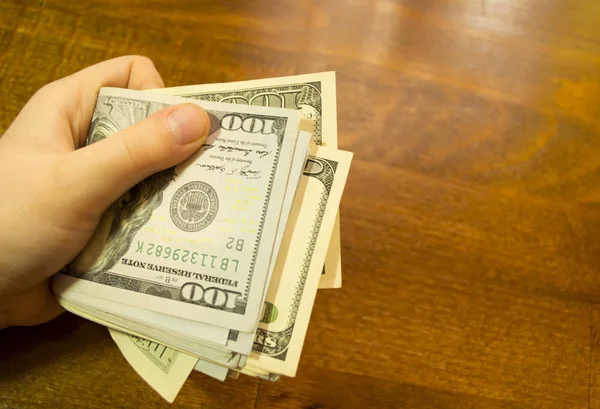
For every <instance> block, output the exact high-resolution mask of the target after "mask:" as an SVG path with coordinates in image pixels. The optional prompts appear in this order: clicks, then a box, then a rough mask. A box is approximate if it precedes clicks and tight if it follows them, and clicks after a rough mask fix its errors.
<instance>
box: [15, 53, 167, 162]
mask: <svg viewBox="0 0 600 409" xmlns="http://www.w3.org/2000/svg"><path fill="white" fill-rule="evenodd" d="M163 86H164V82H163V80H162V78H161V76H160V74H159V73H158V71H157V70H156V67H155V66H154V63H152V61H151V60H150V59H149V58H147V57H142V56H137V55H132V56H124V57H118V58H114V59H112V60H107V61H104V62H101V63H98V64H95V65H92V66H90V67H87V68H85V69H83V70H81V71H78V72H76V73H74V74H71V75H69V76H68V77H65V78H62V79H60V80H57V81H54V82H52V83H50V84H47V85H46V86H44V87H43V88H41V89H40V90H39V91H38V92H36V94H35V95H34V96H33V97H32V98H31V100H30V101H29V102H28V103H27V104H26V105H25V107H23V109H22V111H21V112H20V113H19V115H18V117H17V119H16V120H15V122H14V123H13V125H12V126H11V127H14V128H19V131H18V132H14V133H16V134H20V135H22V136H23V137H24V138H28V137H29V138H30V139H31V140H32V141H33V142H36V144H37V143H38V142H40V141H41V142H43V141H44V139H49V138H55V137H57V136H56V135H52V134H50V135H49V134H48V130H49V129H52V130H55V133H56V134H57V135H66V134H72V135H73V140H72V141H61V143H62V144H63V145H64V147H65V149H66V150H67V151H70V150H73V149H76V148H78V147H79V146H82V145H83V142H84V140H85V136H86V135H87V131H88V128H89V125H90V121H91V118H92V114H93V112H94V107H95V105H96V99H97V97H98V91H99V90H100V88H102V87H117V88H133V89H149V88H161V87H163ZM31 118H36V121H34V122H32V121H31ZM63 145H61V146H63Z"/></svg>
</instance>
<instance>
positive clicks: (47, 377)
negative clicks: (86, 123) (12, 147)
mask: <svg viewBox="0 0 600 409" xmlns="http://www.w3.org/2000/svg"><path fill="white" fill-rule="evenodd" d="M0 16H1V18H0V104H1V107H2V109H0V131H3V130H4V129H6V128H7V127H8V125H9V124H10V122H11V121H12V119H13V118H14V117H15V115H16V114H17V112H18V111H19V110H20V109H21V107H22V106H23V104H24V103H25V102H26V101H27V99H28V98H29V97H30V96H31V95H32V94H33V93H34V92H35V90H37V89H38V88H39V87H41V86H42V85H44V84H45V83H47V82H50V81H52V80H54V79H57V78H60V77H62V76H65V75H68V74H70V73H72V72H74V71H77V70H79V69H81V68H83V67H85V66H88V65H90V64H92V63H95V62H98V61H101V60H104V59H108V58H111V57H114V56H118V55H123V54H131V53H137V54H143V55H146V56H148V57H150V58H152V59H153V60H154V61H155V63H156V66H157V67H158V69H159V71H160V72H161V73H162V75H163V78H164V79H165V82H166V84H167V86H175V85H188V84H196V83H211V82H224V81H235V80H244V79H254V78H262V77H270V76H283V75H291V74H300V73H307V72H316V71H324V70H335V71H336V72H337V78H338V120H339V124H338V127H339V144H340V147H341V148H342V149H346V150H351V151H353V152H355V161H354V163H353V167H352V170H351V175H350V178H349V181H348V185H347V188H346V192H345V194H344V199H343V201H342V206H341V215H342V220H341V225H342V251H343V267H344V288H343V289H342V290H340V291H321V292H320V293H319V295H318V297H317V302H316V305H315V309H314V312H313V316H312V320H311V325H310V327H309V332H308V335H307V340H306V345H305V349H304V353H303V357H302V361H301V364H300V369H299V372H298V376H297V377H296V378H294V379H282V380H281V381H280V382H277V383H269V382H259V381H256V380H254V379H251V378H248V377H240V379H239V380H238V381H231V380H229V381H227V382H225V383H220V382H216V381H213V380H211V379H209V378H207V377H205V376H202V375H199V374H193V375H192V376H191V377H190V379H189V380H188V382H187V383H186V385H185V386H184V388H183V390H182V392H181V394H180V396H179V397H178V399H177V401H176V403H175V404H174V405H173V407H181V408H198V407H201V408H239V409H243V408H263V407H264V408H296V407H297V408H325V407H327V408H330V407H331V408H366V407H375V408H400V407H406V408H424V409H425V408H494V409H495V408H591V407H596V408H598V407H600V389H599V388H600V384H599V379H600V372H599V371H600V358H599V357H600V342H599V340H598V339H599V337H598V332H599V331H600V171H599V169H600V137H599V136H598V135H599V131H600V120H599V118H600V26H599V25H598V21H600V3H598V2H597V1H592V0H580V1H569V2H566V1H560V0H522V1H518V2H517V1H501V0H453V1H449V0H413V1H408V0H404V1H402V0H396V1H392V0H341V1H331V0H324V1H296V2H287V1H283V0H278V1H266V0H255V1H251V2H248V1H222V2H217V1H191V0H180V1H178V2H170V1H166V0H150V1H149V0H145V1H142V0H131V1H127V2H122V1H119V0H104V1H95V0H94V1H86V2H64V1H63V2H61V1H58V0H45V1H44V0H36V1H33V0H31V1H22V2H19V1H16V0H0ZM0 349H1V350H2V351H3V353H2V354H1V355H0V408H34V407H65V408H68V407H88V408H105V407H124V408H128V407H131V408H133V407H141V406H143V407H147V408H154V407H167V406H168V405H167V404H166V403H164V402H162V401H161V400H160V398H159V397H158V395H157V394H155V393H154V392H153V391H152V390H151V389H150V388H149V387H148V386H147V385H146V384H144V382H143V381H142V380H141V379H139V377H137V375H136V374H135V373H134V372H133V370H132V369H131V368H130V367H129V366H128V365H127V364H126V362H125V361H124V359H123V358H122V357H121V355H120V354H119V351H118V350H117V348H116V347H115V346H114V345H113V343H112V342H111V340H110V337H109V336H108V334H107V332H106V330H105V329H104V328H101V327H99V326H97V325H95V324H92V323H89V322H86V321H84V320H81V319H79V318H77V317H74V316H63V317H61V318H60V319H58V320H56V321H54V322H51V323H49V324H46V325H43V326H39V327H35V328H10V329H7V330H3V331H2V332H1V333H0Z"/></svg>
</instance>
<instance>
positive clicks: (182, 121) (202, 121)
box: [167, 104, 208, 145]
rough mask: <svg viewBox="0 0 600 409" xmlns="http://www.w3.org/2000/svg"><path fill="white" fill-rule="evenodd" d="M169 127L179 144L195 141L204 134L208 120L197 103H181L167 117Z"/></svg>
mask: <svg viewBox="0 0 600 409" xmlns="http://www.w3.org/2000/svg"><path fill="white" fill-rule="evenodd" d="M167 122H168V124H169V129H170V130H171V133H172V134H173V138H175V141H177V143H178V144H179V145H187V144H190V143H192V142H196V141H197V140H198V139H201V138H204V137H205V136H206V131H207V129H208V120H207V118H206V113H205V112H204V110H203V109H202V108H200V107H199V106H198V105H194V104H182V105H181V106H179V107H178V108H177V109H176V110H175V111H173V112H171V113H170V114H169V116H168V117H167Z"/></svg>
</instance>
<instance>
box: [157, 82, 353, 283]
mask: <svg viewBox="0 0 600 409" xmlns="http://www.w3.org/2000/svg"><path fill="white" fill-rule="evenodd" d="M149 92H158V93H165V94H169V95H178V96H181V97H185V98H191V99H197V100H202V101H212V102H224V103H232V104H238V105H250V106H264V107H276V108H288V109H294V110H298V111H299V112H301V113H302V121H301V123H300V129H301V130H304V131H308V132H310V133H311V134H312V137H313V139H312V140H313V143H314V144H316V145H322V146H325V147H328V148H337V146H338V137H337V108H336V85H335V72H320V73H314V74H303V75H293V76H289V77H278V78H266V79H258V80H250V81H238V82H228V83H221V84H202V85H190V86H183V87H173V88H161V89H156V90H151V91H149ZM341 286H342V263H341V254H340V224H339V217H338V218H337V220H336V224H335V226H334V230H333V233H332V236H331V239H330V243H329V248H328V251H327V256H326V260H325V266H324V268H323V271H322V275H321V278H320V283H319V287H320V288H339V287H341Z"/></svg>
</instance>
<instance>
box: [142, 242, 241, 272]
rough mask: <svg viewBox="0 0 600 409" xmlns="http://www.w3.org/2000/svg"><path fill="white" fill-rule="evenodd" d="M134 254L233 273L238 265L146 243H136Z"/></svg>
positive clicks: (213, 257) (228, 259) (235, 262)
mask: <svg viewBox="0 0 600 409" xmlns="http://www.w3.org/2000/svg"><path fill="white" fill-rule="evenodd" d="M135 252H136V253H141V254H144V255H146V256H151V257H156V258H160V259H164V260H174V261H180V262H183V263H187V264H194V265H199V266H201V267H207V268H212V269H219V270H222V271H229V272H235V273H237V271H238V265H239V261H238V260H236V259H233V258H227V257H219V256H214V255H211V254H206V253H198V252H196V251H190V250H183V249H178V248H174V247H170V246H163V245H161V244H155V243H146V242H143V241H138V242H137V247H136V250H135Z"/></svg>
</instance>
